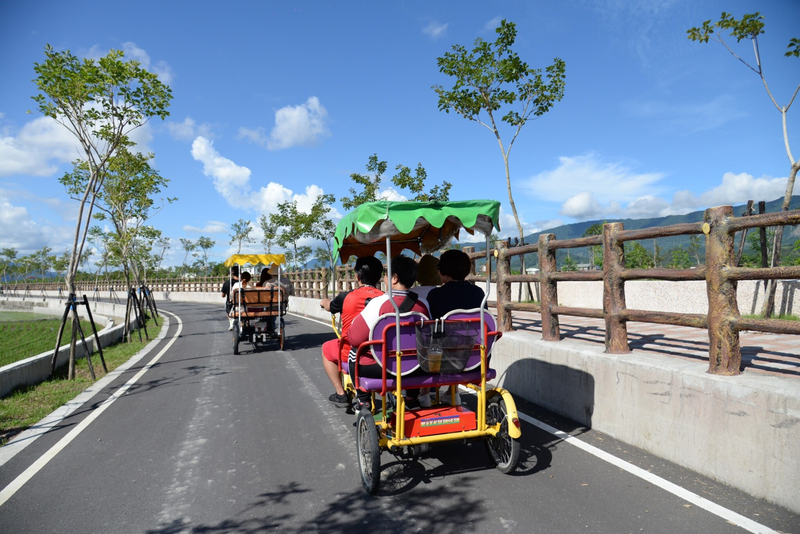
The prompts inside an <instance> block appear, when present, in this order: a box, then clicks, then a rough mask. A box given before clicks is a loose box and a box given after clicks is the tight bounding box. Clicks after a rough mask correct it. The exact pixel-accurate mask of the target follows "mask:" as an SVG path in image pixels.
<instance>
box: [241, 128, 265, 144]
mask: <svg viewBox="0 0 800 534" xmlns="http://www.w3.org/2000/svg"><path fill="white" fill-rule="evenodd" d="M238 138H239V139H249V140H250V141H252V142H253V143H256V144H259V145H266V144H267V141H269V138H268V137H267V136H266V134H265V133H264V128H261V127H259V128H245V127H241V128H239V137H238Z"/></svg>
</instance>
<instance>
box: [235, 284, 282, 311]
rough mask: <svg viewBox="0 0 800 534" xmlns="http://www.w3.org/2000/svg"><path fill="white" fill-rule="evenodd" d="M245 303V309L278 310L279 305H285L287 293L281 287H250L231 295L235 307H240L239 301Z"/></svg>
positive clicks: (237, 290)
mask: <svg viewBox="0 0 800 534" xmlns="http://www.w3.org/2000/svg"><path fill="white" fill-rule="evenodd" d="M240 298H241V300H243V301H244V305H245V307H246V308H247V307H249V306H257V307H269V308H275V309H276V310H277V309H278V303H279V302H280V303H283V304H285V303H286V301H287V298H286V293H285V292H284V291H283V289H282V288H279V287H248V288H245V289H242V290H241V291H239V289H235V290H234V291H233V293H232V295H231V300H232V301H233V304H234V306H238V305H239V299H240Z"/></svg>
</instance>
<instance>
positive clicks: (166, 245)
mask: <svg viewBox="0 0 800 534" xmlns="http://www.w3.org/2000/svg"><path fill="white" fill-rule="evenodd" d="M171 246H172V243H171V242H170V239H169V238H168V237H161V238H159V239H158V241H156V247H157V249H158V250H159V253H158V254H157V257H158V262H157V264H156V269H159V270H160V269H161V264H162V263H163V262H164V254H166V253H167V251H168V250H169V249H170V247H171Z"/></svg>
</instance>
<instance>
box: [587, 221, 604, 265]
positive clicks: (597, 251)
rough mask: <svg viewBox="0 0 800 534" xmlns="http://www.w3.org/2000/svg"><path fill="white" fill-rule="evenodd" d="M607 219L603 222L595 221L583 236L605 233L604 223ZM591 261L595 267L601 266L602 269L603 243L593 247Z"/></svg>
mask: <svg viewBox="0 0 800 534" xmlns="http://www.w3.org/2000/svg"><path fill="white" fill-rule="evenodd" d="M604 224H605V221H603V222H601V223H595V224H593V225H591V226H590V227H589V228H587V229H586V231H585V232H583V235H582V236H581V237H589V236H593V235H603V225H604ZM591 263H592V265H593V266H595V267H599V268H600V269H602V268H603V247H602V246H601V245H595V246H593V247H592V260H591Z"/></svg>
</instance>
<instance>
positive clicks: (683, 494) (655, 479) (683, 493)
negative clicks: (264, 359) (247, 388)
mask: <svg viewBox="0 0 800 534" xmlns="http://www.w3.org/2000/svg"><path fill="white" fill-rule="evenodd" d="M293 315H294V314H293ZM296 317H302V318H304V319H308V320H309V321H312V322H315V323H319V324H325V325H328V326H329V325H330V323H325V322H323V321H321V320H319V319H313V318H311V317H305V316H302V315H296ZM460 389H461V390H462V391H463V392H465V393H474V392H473V391H472V390H471V389H469V388H466V387H464V386H461V388H460ZM519 417H520V419H522V420H523V421H525V422H526V423H530V424H532V425H533V426H536V427H538V428H540V429H542V430H544V431H545V432H548V433H550V434H552V435H554V436H556V437H557V438H560V439H562V440H564V442H565V443H569V444H570V445H573V446H575V447H578V448H579V449H581V450H583V451H584V452H588V453H589V454H591V455H593V456H595V457H597V458H599V459H601V460H603V461H605V462H608V463H610V464H611V465H614V466H616V467H618V468H620V469H622V470H624V471H627V472H628V473H630V474H632V475H634V476H637V477H639V478H641V479H643V480H646V481H647V482H649V483H651V484H653V485H654V486H657V487H659V488H661V489H663V490H664V491H668V492H669V493H672V494H673V495H676V496H677V497H680V498H681V499H684V500H686V501H687V502H689V503H691V504H693V505H695V506H697V507H698V508H702V509H704V510H706V511H708V512H711V513H712V514H714V515H716V516H718V517H721V518H722V519H725V520H726V521H729V522H730V523H733V524H734V525H736V526H739V527H741V528H743V529H745V530H747V531H749V532H754V533H759V534H777V531H775V530H773V529H771V528H769V527H767V526H765V525H762V524H761V523H756V522H755V521H753V520H752V519H749V518H747V517H745V516H743V515H741V514H737V513H736V512H734V511H733V510H729V509H727V508H725V507H723V506H720V505H718V504H715V503H713V502H711V501H709V500H708V499H706V498H705V497H701V496H700V495H697V494H696V493H693V492H691V491H689V490H687V489H686V488H682V487H680V486H678V485H677V484H674V483H672V482H670V481H669V480H666V479H663V478H661V477H659V476H658V475H654V474H653V473H650V472H648V471H645V470H644V469H642V468H641V467H637V466H635V465H633V464H632V463H630V462H627V461H625V460H623V459H621V458H617V457H616V456H614V455H613V454H609V453H607V452H606V451H604V450H602V449H598V448H597V447H595V446H593V445H589V444H588V443H586V442H585V441H581V440H580V439H578V438H576V437H575V436H571V435H570V434H567V433H566V432H562V431H561V430H559V429H557V428H555V427H553V426H550V425H548V424H547V423H544V422H542V421H539V420H538V419H535V418H533V417H531V416H530V415H527V414H524V413H522V412H519Z"/></svg>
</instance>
